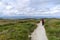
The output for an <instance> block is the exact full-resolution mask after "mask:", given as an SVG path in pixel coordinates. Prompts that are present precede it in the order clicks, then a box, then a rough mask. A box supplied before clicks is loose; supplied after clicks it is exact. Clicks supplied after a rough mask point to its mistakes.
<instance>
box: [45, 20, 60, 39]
mask: <svg viewBox="0 0 60 40" xmlns="http://www.w3.org/2000/svg"><path fill="white" fill-rule="evenodd" d="M45 28H46V32H47V36H48V39H49V40H60V19H45Z"/></svg>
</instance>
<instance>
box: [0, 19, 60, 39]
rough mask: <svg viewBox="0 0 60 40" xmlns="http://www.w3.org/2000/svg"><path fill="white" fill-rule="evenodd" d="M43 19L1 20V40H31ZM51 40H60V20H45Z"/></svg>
mask: <svg viewBox="0 0 60 40" xmlns="http://www.w3.org/2000/svg"><path fill="white" fill-rule="evenodd" d="M40 20H41V19H18V20H11V19H10V20H9V19H0V40H31V37H29V35H31V33H32V32H33V31H34V29H35V28H36V27H37V23H39V22H40ZM44 26H45V30H46V34H47V37H48V39H49V40H60V19H45V25H44Z"/></svg>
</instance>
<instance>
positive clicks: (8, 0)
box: [0, 0, 60, 17]
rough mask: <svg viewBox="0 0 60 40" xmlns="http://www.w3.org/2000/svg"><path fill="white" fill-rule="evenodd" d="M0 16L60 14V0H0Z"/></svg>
mask: <svg viewBox="0 0 60 40" xmlns="http://www.w3.org/2000/svg"><path fill="white" fill-rule="evenodd" d="M0 16H56V17H57V16H60V0H0Z"/></svg>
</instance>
